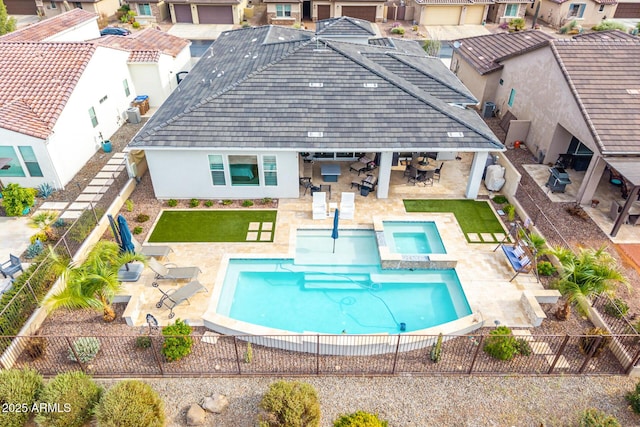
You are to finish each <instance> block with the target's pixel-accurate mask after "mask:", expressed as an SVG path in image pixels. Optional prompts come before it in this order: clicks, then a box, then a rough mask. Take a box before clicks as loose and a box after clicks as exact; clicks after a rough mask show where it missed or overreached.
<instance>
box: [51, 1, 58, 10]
mask: <svg viewBox="0 0 640 427" xmlns="http://www.w3.org/2000/svg"><path fill="white" fill-rule="evenodd" d="M49 4H50V8H51V9H56V8H57V6H56V2H54V1H51V2H50V3H49Z"/></svg>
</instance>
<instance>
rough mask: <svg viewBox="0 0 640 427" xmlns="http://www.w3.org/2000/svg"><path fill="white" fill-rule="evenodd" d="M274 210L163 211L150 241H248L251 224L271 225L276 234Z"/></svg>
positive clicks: (275, 212)
mask: <svg viewBox="0 0 640 427" xmlns="http://www.w3.org/2000/svg"><path fill="white" fill-rule="evenodd" d="M276 214H277V211H274V210H246V211H245V210H197V211H183V210H180V211H164V212H163V213H162V216H160V219H159V220H158V223H157V224H156V226H155V228H154V229H153V232H152V233H151V237H150V238H149V242H153V243H159V242H163V243H165V242H246V241H247V231H249V223H250V222H271V223H273V229H272V230H270V232H271V240H269V241H273V235H274V233H275V225H276Z"/></svg>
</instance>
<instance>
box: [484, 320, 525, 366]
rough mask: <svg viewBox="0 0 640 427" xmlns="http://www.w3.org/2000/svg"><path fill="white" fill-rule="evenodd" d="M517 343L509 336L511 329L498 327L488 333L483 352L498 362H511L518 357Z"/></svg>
mask: <svg viewBox="0 0 640 427" xmlns="http://www.w3.org/2000/svg"><path fill="white" fill-rule="evenodd" d="M518 347H519V344H518V341H517V340H516V338H515V337H514V336H513V335H512V334H511V329H509V328H507V327H506V326H498V327H497V328H495V329H494V330H493V331H491V332H490V333H489V337H488V338H487V340H486V341H485V344H484V348H483V350H484V351H485V352H486V353H487V354H488V355H490V356H492V357H495V358H496V359H499V360H511V359H513V358H514V357H515V356H517V355H518Z"/></svg>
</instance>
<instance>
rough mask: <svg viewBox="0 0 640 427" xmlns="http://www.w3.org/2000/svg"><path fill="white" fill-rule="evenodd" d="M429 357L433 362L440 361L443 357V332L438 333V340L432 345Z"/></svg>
mask: <svg viewBox="0 0 640 427" xmlns="http://www.w3.org/2000/svg"><path fill="white" fill-rule="evenodd" d="M429 358H430V359H431V361H432V362H433V363H438V362H439V361H440V359H441V358H442V332H440V333H439V334H438V340H437V341H436V343H435V344H434V345H433V346H432V347H431V352H430V353H429Z"/></svg>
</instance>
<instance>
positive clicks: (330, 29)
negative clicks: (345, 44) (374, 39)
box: [316, 16, 376, 37]
mask: <svg viewBox="0 0 640 427" xmlns="http://www.w3.org/2000/svg"><path fill="white" fill-rule="evenodd" d="M316 35H323V36H365V37H366V36H375V35H376V32H375V31H374V30H373V27H372V26H371V23H370V22H369V21H364V20H362V19H356V18H349V17H348V16H341V17H339V18H329V19H323V20H321V21H318V22H317V23H316Z"/></svg>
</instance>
